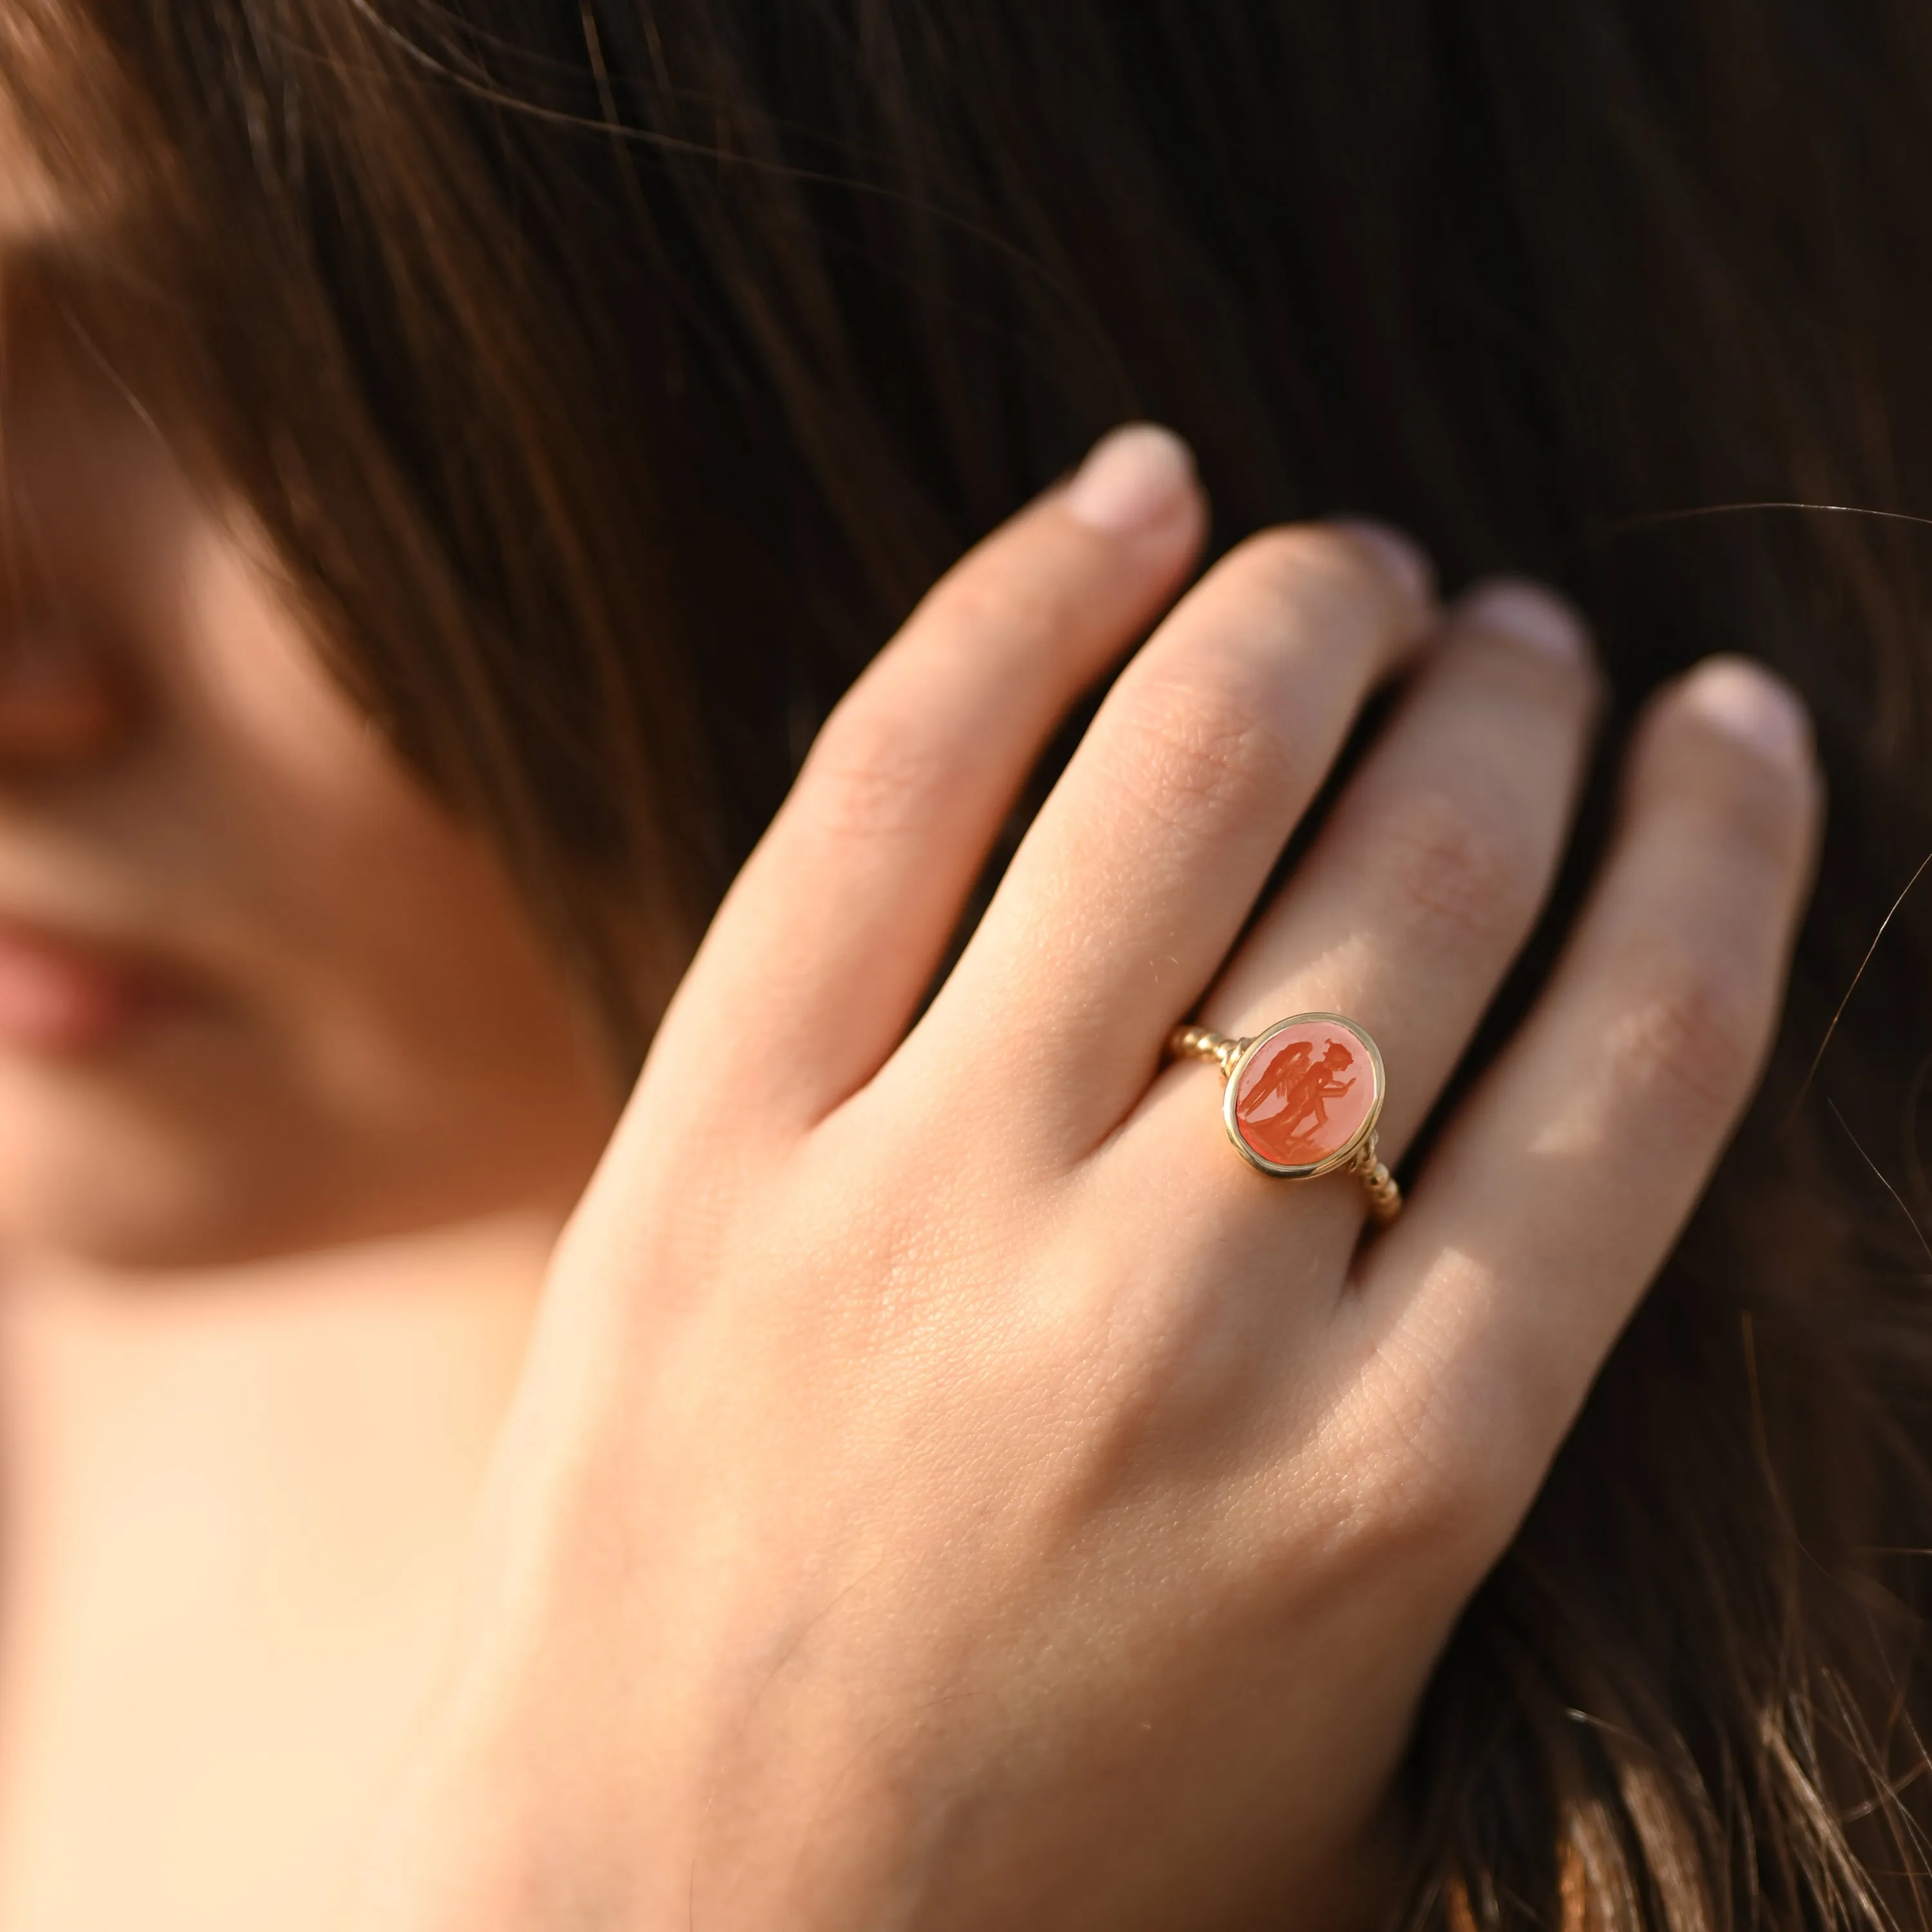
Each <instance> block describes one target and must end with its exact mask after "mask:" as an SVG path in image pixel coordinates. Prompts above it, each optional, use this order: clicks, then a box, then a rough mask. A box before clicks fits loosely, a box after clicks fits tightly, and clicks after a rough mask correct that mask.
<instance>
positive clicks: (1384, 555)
mask: <svg viewBox="0 0 1932 1932" xmlns="http://www.w3.org/2000/svg"><path fill="white" fill-rule="evenodd" d="M1327 522H1328V527H1329V528H1330V529H1334V530H1340V531H1342V532H1343V533H1344V534H1345V535H1349V536H1351V537H1352V538H1355V541H1357V542H1358V543H1359V544H1365V545H1367V547H1368V548H1369V549H1370V550H1373V551H1374V552H1375V553H1376V556H1377V557H1378V558H1379V559H1380V560H1381V562H1382V568H1384V569H1385V570H1386V571H1388V574H1390V575H1391V577H1394V578H1395V580H1397V582H1398V583H1400V584H1401V585H1402V586H1403V589H1406V591H1408V592H1409V595H1411V596H1412V597H1413V598H1415V600H1416V601H1417V602H1418V603H1420V604H1427V603H1431V602H1433V601H1434V599H1435V596H1436V566H1435V565H1434V564H1433V563H1432V562H1430V557H1429V553H1428V552H1427V550H1424V548H1423V547H1422V546H1421V544H1419V543H1418V542H1417V541H1415V538H1413V537H1412V536H1409V535H1406V533H1405V532H1403V531H1401V530H1399V529H1397V528H1396V527H1395V526H1394V524H1393V523H1383V522H1382V521H1381V520H1379V519H1378V518H1376V517H1329V518H1328V519H1327Z"/></svg>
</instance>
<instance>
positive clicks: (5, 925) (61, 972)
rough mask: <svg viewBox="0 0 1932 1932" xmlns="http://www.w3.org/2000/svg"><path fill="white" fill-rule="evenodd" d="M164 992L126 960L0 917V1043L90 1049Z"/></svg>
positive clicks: (121, 1032) (132, 1024)
mask: <svg viewBox="0 0 1932 1932" xmlns="http://www.w3.org/2000/svg"><path fill="white" fill-rule="evenodd" d="M166 993H167V989H166V984H165V983H164V981H163V980H161V979H160V977H159V976H158V975H157V974H155V973H154V972H153V971H151V970H150V969H148V968H145V967H144V966H142V965H139V964H137V963H136V962H133V960H131V959H128V958H127V957H126V956H123V955H120V954H117V953H114V952H112V951H110V950H107V949H106V948H104V947H98V946H95V945H93V944H89V943H87V942H85V941H79V940H75V939H71V938H67V937H66V936H65V935H58V934H55V933H51V932H45V931H42V930H40V929H37V928H34V927H31V926H24V925H21V924H18V923H17V922H13V921H12V920H9V919H4V918H0V1046H13V1047H16V1048H20V1049H26V1050H28V1051H29V1052H36V1053H46V1054H63V1055H72V1054H79V1053H87V1052H96V1051H98V1050H100V1049H103V1048H105V1047H107V1046H112V1045H113V1044H114V1043H116V1042H117V1041H118V1040H122V1039H124V1038H125V1037H127V1035H128V1034H130V1033H131V1032H132V1031H133V1030H134V1028H136V1026H137V1025H139V1023H140V1022H141V1021H142V1019H145V1017H147V1016H148V1015H150V1014H151V1013H154V1011H155V1010H157V1008H158V1007H160V1006H161V1005H162V1004H165V1002H166Z"/></svg>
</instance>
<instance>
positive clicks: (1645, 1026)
mask: <svg viewBox="0 0 1932 1932" xmlns="http://www.w3.org/2000/svg"><path fill="white" fill-rule="evenodd" d="M1637 987H1638V991H1637V996H1636V997H1635V998H1634V1000H1633V1001H1632V1002H1631V1004H1630V1005H1629V1006H1628V1008H1627V1009H1626V1010H1625V1013H1624V1014H1623V1016H1622V1019H1620V1020H1619V1022H1617V1024H1616V1025H1615V1026H1613V1028H1611V1029H1610V1032H1609V1034H1608V1036H1607V1040H1606V1043H1605V1044H1606V1046H1607V1049H1608V1051H1609V1052H1610V1055H1611V1058H1612V1060H1613V1064H1616V1065H1617V1066H1618V1067H1620V1068H1622V1069H1623V1070H1625V1076H1626V1078H1627V1079H1628V1080H1629V1081H1630V1082H1632V1083H1634V1085H1636V1086H1637V1088H1638V1090H1639V1094H1640V1100H1641V1102H1642V1103H1643V1106H1645V1108H1646V1109H1649V1107H1650V1106H1652V1105H1654V1104H1655V1103H1657V1102H1659V1101H1661V1102H1663V1103H1665V1104H1667V1105H1668V1106H1670V1107H1671V1108H1672V1109H1673V1111H1674V1112H1676V1113H1677V1114H1679V1115H1685V1114H1688V1115H1689V1116H1690V1117H1691V1120H1692V1121H1693V1122H1694V1123H1695V1124H1698V1125H1706V1124H1711V1125H1715V1124H1721V1123H1724V1122H1727V1121H1729V1120H1730V1118H1731V1116H1732V1115H1733V1114H1735V1113H1736V1111H1737V1109H1738V1108H1739V1106H1740V1105H1741V1104H1742V1102H1743V1100H1744V1099H1745V1096H1746V1094H1748V1093H1749V1092H1750V1091H1751V1087H1752V1085H1753V1084H1754V1082H1755V1081H1756V1079H1757V1070H1758V1063H1759V1061H1760V1058H1761V1057H1762V1053H1763V1034H1764V1031H1765V1013H1764V1012H1763V1001H1762V999H1761V998H1760V997H1759V996H1758V995H1757V992H1756V989H1754V987H1753V986H1752V985H1751V980H1750V977H1749V976H1748V974H1746V973H1745V971H1743V970H1742V967H1741V966H1740V965H1738V964H1736V963H1735V962H1727V961H1724V960H1721V959H1716V958H1712V957H1700V956H1696V955H1693V954H1688V953H1679V954H1677V955H1675V956H1670V955H1667V956H1661V957H1658V958H1654V959H1652V960H1651V961H1650V962H1649V964H1648V965H1647V966H1646V968H1644V969H1643V975H1642V977H1641V978H1640V980H1638V981H1637Z"/></svg>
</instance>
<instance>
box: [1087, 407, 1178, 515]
mask: <svg viewBox="0 0 1932 1932" xmlns="http://www.w3.org/2000/svg"><path fill="white" fill-rule="evenodd" d="M1193 481H1194V458H1193V453H1192V452H1190V450H1189V449H1188V447H1187V444H1186V443H1183V442H1182V441H1181V439H1180V437H1178V436H1176V435H1175V433H1174V432H1173V431H1172V430H1171V429H1163V428H1161V426H1160V425H1159V424H1158V423H1128V424H1127V425H1124V427H1123V428H1119V429H1117V430H1115V431H1111V432H1110V433H1109V434H1107V435H1106V436H1103V437H1102V438H1101V439H1100V441H1099V442H1098V443H1096V444H1095V445H1094V447H1093V449H1091V450H1090V451H1089V452H1088V455H1087V460H1086V461H1085V462H1084V463H1082V464H1081V466H1080V467H1079V469H1077V470H1076V471H1075V472H1074V475H1073V481H1071V482H1070V483H1069V484H1067V494H1066V496H1065V498H1064V502H1065V503H1066V505H1067V508H1068V510H1069V511H1071V512H1072V513H1073V515H1075V516H1076V517H1079V520H1081V522H1082V523H1086V524H1088V525H1089V526H1091V527H1092V528H1093V529H1097V530H1104V531H1106V532H1107V533H1108V535H1110V536H1132V535H1135V534H1136V533H1137V532H1139V531H1142V530H1145V529H1152V528H1153V527H1154V526H1155V525H1156V524H1157V523H1165V522H1166V520H1168V518H1169V517H1172V515H1173V514H1175V511H1177V510H1178V509H1179V508H1180V507H1181V504H1182V503H1183V502H1184V501H1185V500H1186V499H1187V495H1188V492H1189V490H1190V486H1191V485H1192V484H1193Z"/></svg>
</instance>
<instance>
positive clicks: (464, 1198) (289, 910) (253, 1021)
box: [0, 534, 618, 1265]
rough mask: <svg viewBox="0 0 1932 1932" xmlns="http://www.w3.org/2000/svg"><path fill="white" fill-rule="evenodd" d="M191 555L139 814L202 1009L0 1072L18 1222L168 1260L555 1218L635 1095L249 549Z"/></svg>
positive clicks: (469, 846) (63, 1241)
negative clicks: (198, 959) (206, 968)
mask: <svg viewBox="0 0 1932 1932" xmlns="http://www.w3.org/2000/svg"><path fill="white" fill-rule="evenodd" d="M185 561H186V568H185V570H184V576H183V577H182V579H181V586H182V592H183V595H182V600H181V606H180V610H181V616H182V619H183V622H182V624H181V628H180V630H179V631H178V633H177V634H176V637H175V639H174V640H172V647H171V648H169V649H166V651H164V652H157V655H156V659H155V662H154V678H153V682H154V685H155V686H156V688H155V691H154V698H155V703H154V710H155V712H156V715H157V721H158V722H157V727H156V729H155V730H154V734H153V742H152V744H151V748H149V750H148V752H147V753H146V754H145V766H146V769H147V772H148V776H149V777H150V778H151V780H152V784H151V788H150V790H149V791H148V794H147V805H148V810H149V811H150V812H151V813H152V814H154V815H155V816H165V817H168V818H169V819H171V820H172V821H173V825H174V829H173V830H172V832H171V833H169V835H168V836H167V838H166V841H165V844H164V846H163V845H153V846H151V849H150V856H152V857H157V858H160V859H163V861H164V864H163V869H164V870H165V871H166V874H167V875H168V877H169V880H170V881H171V882H172V886H173V888H174V894H173V895H174V896H175V898H177V899H178V901H180V902H181V904H187V905H191V906H192V907H193V909H194V910H195V912H196V915H197V917H198V918H200V922H201V923H202V925H204V926H205V927H206V929H207V930H208V932H210V933H214V934H218V937H219V944H211V946H210V947H209V948H208V950H209V952H210V953H211V955H214V956H217V968H216V971H214V973H213V974H211V981H212V982H213V983H214V984H213V988H212V991H213V995H214V997H213V998H212V999H211V1003H210V1006H211V1010H210V1013H209V1015H208V1016H205V1017H201V1018H195V1019H188V1020H184V1021H182V1022H179V1023H177V1024H173V1025H169V1026H166V1027H162V1028H157V1029H156V1031H155V1033H154V1037H151V1038H149V1039H147V1040H143V1041H142V1042H141V1043H139V1046H138V1047H137V1048H136V1049H130V1050H129V1051H128V1052H125V1053H123V1054H121V1055H119V1056H118V1057H117V1058H114V1059H113V1060H112V1061H102V1062H101V1064H92V1065H89V1066H85V1067H35V1066H32V1065H26V1066H15V1067H10V1068H7V1069H5V1070H0V1147H4V1146H5V1145H6V1144H7V1143H17V1151H19V1152H20V1154H21V1156H22V1160H21V1161H20V1163H17V1164H16V1165H15V1166H14V1167H13V1169H12V1172H13V1175H14V1177H15V1179H14V1183H13V1185H11V1186H10V1187H6V1188H5V1190H4V1192H5V1193H6V1194H7V1195H9V1196H11V1197H12V1203H11V1208H12V1211H9V1209H8V1205H7V1203H6V1202H0V1214H4V1215H5V1218H6V1219H7V1220H10V1221H11V1222H13V1223H14V1224H15V1225H16V1226H17V1228H20V1229H24V1230H25V1231H26V1232H29V1233H31V1234H34V1235H37V1236H38V1237H39V1238H43V1239H46V1240H49V1241H52V1242H54V1243H55V1244H58V1245H65V1246H68V1247H74V1248H77V1249H80V1250H86V1251H87V1252H89V1253H92V1254H93V1255H94V1256H95V1257H96V1258H97V1259H104V1260H110V1261H113V1262H118V1263H121V1264H122V1265H161V1264H164V1263H165V1264H172V1265H183V1264H198V1263H210V1262H217V1261H220V1260H225V1259H258V1258H260V1257H261V1256H265V1255H268V1254H271V1253H276V1252H289V1251H292V1250H296V1249H298V1248H301V1247H313V1246H322V1245H329V1244H333V1243H335V1242H338V1241H345V1240H350V1239H356V1238H368V1237H372V1236H375V1235H389V1234H392V1233H396V1232H404V1231H406V1230H407V1229H411V1228H414V1227H420V1226H429V1225H434V1224H436V1223H441V1222H446V1221H450V1220H458V1219H463V1218H468V1217H473V1216H476V1215H480V1214H490V1213H493V1212H498V1211H505V1210H509V1209H515V1208H526V1207H530V1206H540V1207H542V1208H558V1209H561V1208H564V1207H566V1206H567V1205H568V1202H569V1200H570V1199H571V1198H572V1197H573V1196H574V1193H575V1192H576V1190H577V1188H578V1187H580V1186H581V1184H582V1183H583V1181H584V1179H585V1178H587V1175H588V1173H589V1169H590V1167H591V1166H592V1165H593V1164H594V1162H595V1159H596V1157H597V1155H598V1152H599V1151H601V1146H602V1144H603V1142H604V1139H605V1138H606V1137H607V1134H608V1132H609V1130H610V1127H611V1125H612V1124H613V1121H614V1118H615V1112H616V1105H617V1100H618V1096H617V1095H616V1093H615V1092H614V1091H613V1087H612V1085H611V1083H610V1081H609V1079H608V1076H607V1072H606V1070H605V1069H604V1066H603V1065H602V1064H601V1059H600V1056H599V1052H598V1044H597V1043H596V1041H595V1039H594V1037H592V1033H591V1031H590V1029H589V1027H588V1026H587V1025H586V1023H585V1020H584V1017H583V1015H582V1014H581V1013H580V1010H579V1009H578V1007H577V1004H576V1003H575V1002H574V1001H573V999H572V998H571V995H570V994H569V992H568V989H567V987H566V986H565V983H564V981H563V980H562V976H561V974H560V973H559V971H558V970H557V968H556V966H555V965H554V964H553V962H552V961H551V960H550V958H549V957H548V956H547V953H545V952H544V950H543V949H542V948H541V946H540V945H539V944H538V941H537V940H536V938H535V935H534V933H533V932H532V929H531V926H530V924H529V921H528V919H527V918H526V916H525V914H524V913H523V910H522V908H521V906H520V903H519V901H517V898H516V897H515V896H514V894H513V892H511V889H510V887H509V886H508V883H507V882H506V880H505V878H504V877H503V876H502V872H501V871H500V869H499V867H498V865H496V862H495V860H494V859H493V856H492V855H491V854H490V853H489V852H488V851H487V850H485V848H484V847H483V846H482V844H481V842H480V841H478V840H477V839H476V838H474V837H473V836H472V835H470V834H469V832H467V831H466V829H464V828H463V827H461V826H459V825H458V824H457V823H455V821H454V820H452V818H451V817H449V815H448V814H446V812H445V811H443V809H442V808H440V806H439V805H437V803H436V802H434V800H433V799H431V797H430V796H429V795H428V793H426V792H425V790H423V789H422V787H420V786H419V785H418V784H416V782H415V781H414V780H413V778H411V777H410V775H408V774H407V772H405V771H404V769H402V767H401V766H400V764H399V763H398V761H397V760H395V758H394V757H393V755H392V754H391V753H390V751H389V749H388V748H387V747H386V745H385V744H384V743H383V742H382V741H381V740H380V738H379V737H378V736H377V735H376V734H375V733H373V732H372V731H371V730H369V729H368V727H366V726H365V723H364V722H363V721H362V719H361V718H359V716H358V715H356V713H355V712H354V711H353V709H352V708H351V707H350V706H349V705H348V704H347V702H346V701H345V700H344V699H343V697H341V694H339V693H338V691H337V690H336V688H335V686H334V685H333V684H332V682H330V681H329V679H328V678H327V676H326V674H325V673H323V671H322V670H320V667H318V666H317V664H316V662H315V661H314V658H313V656H312V655H311V652H310V651H309V649H308V647H307V645H306V643H305V640H304V639H303V637H302V634H301V631H300V629H299V626H298V625H296V622H294V620H293V619H292V618H291V617H290V616H289V614H288V613H287V611H286V610H284V609H283V608H281V607H280V606H279V605H278V603H277V601H275V598H273V597H272V595H270V594H269V591H268V590H267V589H266V586H265V584H264V583H263V579H262V578H261V577H260V575H259V574H257V572H255V571H253V570H252V569H251V568H249V567H248V565H247V564H246V562H245V560H244V559H243V558H242V556H241V554H240V553H239V551H238V550H237V549H236V547H234V546H233V544H230V543H228V542H226V541H222V540H220V539H217V538H215V537H214V536H212V535H206V534H204V535H202V536H201V537H199V538H197V539H196V541H194V542H193V544H190V546H189V547H188V548H187V552H186V559H185ZM130 806H131V799H130ZM163 910H166V908H165V907H164V908H163ZM202 915H205V917H201V916H202ZM193 923H194V922H193V921H190V922H187V925H189V926H192V925H193ZM185 931H186V927H185V926H184V932H185ZM30 1143H31V1145H29V1144H30Z"/></svg>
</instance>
